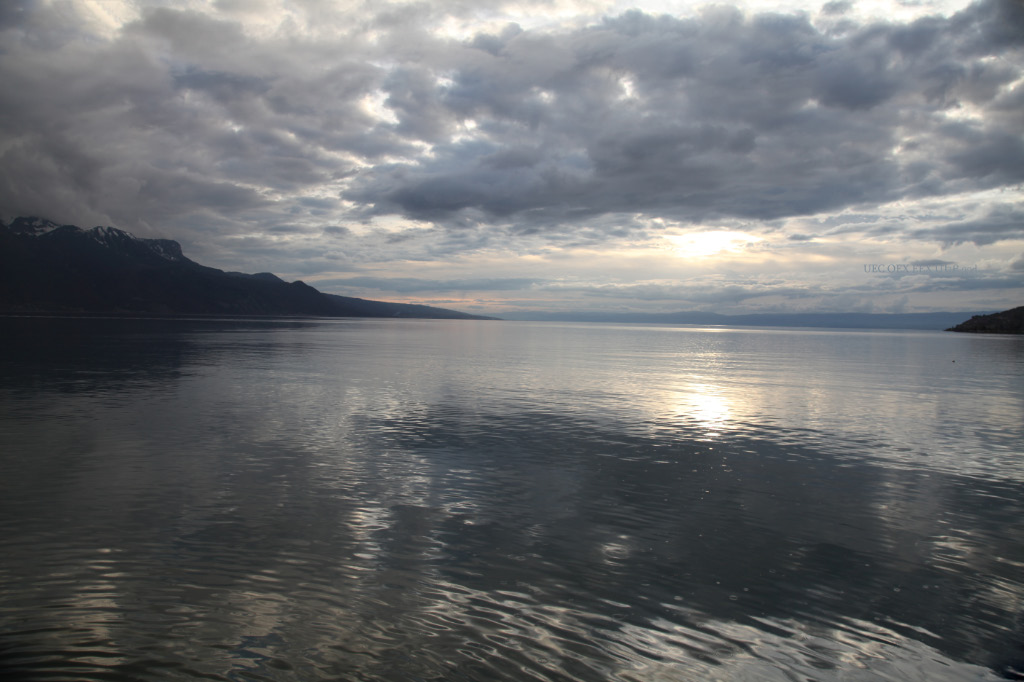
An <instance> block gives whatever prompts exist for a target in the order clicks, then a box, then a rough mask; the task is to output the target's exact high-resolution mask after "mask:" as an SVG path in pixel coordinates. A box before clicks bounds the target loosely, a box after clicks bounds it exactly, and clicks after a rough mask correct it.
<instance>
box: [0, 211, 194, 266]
mask: <svg viewBox="0 0 1024 682" xmlns="http://www.w3.org/2000/svg"><path fill="white" fill-rule="evenodd" d="M7 229H8V230H10V231H11V232H13V233H14V234H17V235H22V236H27V237H43V238H53V237H52V235H54V234H57V235H66V234H68V233H74V234H76V235H81V236H83V237H85V238H87V239H91V240H93V241H95V242H96V243H97V244H102V245H103V246H106V247H107V248H110V249H114V250H121V251H135V252H149V253H152V254H153V255H156V256H159V257H160V258H163V259H164V260H167V261H170V262H179V261H182V260H188V259H186V258H185V256H184V255H183V254H182V252H181V245H180V244H178V242H176V241H174V240H171V239H143V238H141V237H136V236H135V235H133V234H130V233H128V232H125V231H124V230H119V229H117V228H116V227H103V226H97V227H93V228H90V229H88V230H83V229H82V228H80V227H77V226H75V225H58V224H57V223H55V222H53V221H52V220H46V219H45V218H36V217H28V218H15V219H14V220H12V221H11V224H10V225H8V226H7Z"/></svg>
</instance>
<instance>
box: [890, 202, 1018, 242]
mask: <svg viewBox="0 0 1024 682" xmlns="http://www.w3.org/2000/svg"><path fill="white" fill-rule="evenodd" d="M910 234H911V236H913V237H915V238H918V239H928V240H934V241H940V242H942V243H943V244H946V245H956V244H966V243H972V244H975V245H977V246H984V245H986V244H994V243H996V242H1000V241H1007V240H1011V239H1013V240H1018V239H1024V208H1022V207H1020V206H1018V205H1010V204H998V205H995V206H993V207H992V208H991V209H990V210H989V211H988V213H987V214H986V215H985V216H983V217H981V218H977V219H974V220H962V221H957V222H950V223H946V224H944V225H940V226H938V227H935V228H931V229H924V230H913V231H911V232H910Z"/></svg>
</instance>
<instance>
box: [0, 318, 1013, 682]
mask: <svg viewBox="0 0 1024 682" xmlns="http://www.w3.org/2000/svg"><path fill="white" fill-rule="evenodd" d="M3 325H4V329H3V331H4V337H3V338H4V339H5V341H4V344H5V345H4V353H3V360H2V361H0V371H2V374H0V376H2V377H3V383H2V384H0V453H2V454H0V466H2V476H0V585H2V587H0V594H2V598H0V672H4V673H6V678H9V679H20V680H32V679H54V678H74V679H104V680H109V679H115V680H139V679H192V678H204V679H215V680H250V679H252V680H257V679H259V680H268V679H269V680H309V679H346V680H348V679H352V680H431V679H436V680H441V679H444V680H492V679H508V680H520V679H538V680H711V679H722V680H744V679H749V680H803V679H815V680H840V679H842V680H848V679H855V680H861V679H863V680H876V679H891V680H908V679H910V680H914V679H920V680H965V679H978V680H984V679H999V678H1000V677H1003V678H1011V679H1014V677H1013V676H1014V675H1015V673H1014V669H1015V668H1016V669H1018V670H1019V667H1020V666H1021V663H1022V661H1024V652H1022V650H1021V648H1020V645H1021V642H1022V641H1024V640H1022V635H1024V623H1022V621H1021V613H1022V597H1024V571H1022V567H1024V523H1022V519H1024V514H1022V511H1024V509H1022V506H1024V501H1022V497H1021V494H1020V493H1021V490H1022V487H1021V486H1022V482H1024V461H1022V458H1021V454H1022V453H1021V443H1022V442H1024V438H1022V435H1024V434H1022V430H1024V426H1022V424H1024V418H1022V417H1024V380H1022V379H1024V345H1022V343H1021V340H1019V339H1011V338H991V337H990V338H977V337H969V338H964V337H963V336H959V335H942V334H928V333H920V332H912V333H893V332H886V333H882V332H827V331H808V330H800V331H789V330H701V329H674V328H667V327H643V326H638V327H614V326H601V325H551V324H548V325H543V324H530V323H495V322H461V321H460V322H452V321H397V320H396V321H391V320H388V321H370V320H344V321H338V320H333V321H299V320H287V321H267V320H264V321H248V322H246V321H214V320H196V321H184V320H179V321H159V320H154V321H137V320H58V319H53V320H41V319H34V320H30V319H21V320H6V321H4V322H3ZM953 360H955V362H953Z"/></svg>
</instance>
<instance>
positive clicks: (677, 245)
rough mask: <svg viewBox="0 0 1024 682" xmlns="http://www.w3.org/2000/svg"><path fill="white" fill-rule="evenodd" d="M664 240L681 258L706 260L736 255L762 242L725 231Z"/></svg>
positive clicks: (672, 237) (674, 236)
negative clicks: (726, 253)
mask: <svg viewBox="0 0 1024 682" xmlns="http://www.w3.org/2000/svg"><path fill="white" fill-rule="evenodd" d="M665 239H667V240H668V241H669V242H671V243H672V250H673V251H674V252H675V254H676V255H677V256H680V257H683V258H707V257H708V256H715V255H717V254H720V253H725V252H729V253H736V252H739V251H742V250H743V249H744V248H745V247H747V246H748V245H750V244H756V243H757V242H759V241H762V240H761V238H760V237H755V236H753V235H750V234H747V233H746V232H734V231H727V230H719V231H714V232H693V233H690V234H679V235H666V236H665Z"/></svg>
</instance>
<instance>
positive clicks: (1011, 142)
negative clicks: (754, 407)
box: [0, 0, 1024, 255]
mask: <svg viewBox="0 0 1024 682" xmlns="http://www.w3.org/2000/svg"><path fill="white" fill-rule="evenodd" d="M492 4H493V3H492ZM488 6H489V5H486V4H481V3H468V2H467V3H455V4H446V5H444V6H442V5H437V6H433V5H430V4H429V3H421V4H418V5H415V6H413V7H404V8H402V9H401V11H399V9H398V8H394V7H387V6H384V8H383V9H381V10H378V11H377V12H376V14H367V15H352V16H347V15H344V14H339V10H338V9H337V7H336V6H335V5H334V4H332V3H319V2H312V1H310V2H303V3H298V4H296V5H295V6H294V7H293V8H292V9H293V10H295V11H296V12H299V13H301V15H302V16H303V17H305V20H306V21H307V25H306V26H305V27H304V29H303V30H301V31H300V30H292V28H289V26H290V25H289V24H288V23H287V22H285V23H283V24H281V26H280V27H278V30H276V31H267V32H263V33H260V32H259V31H253V30H248V29H246V27H245V26H243V24H242V21H241V20H242V19H243V18H244V17H245V16H248V15H246V12H247V11H248V10H247V9H246V6H245V4H244V3H237V2H221V3H219V7H220V9H221V10H223V11H222V12H221V13H220V14H217V13H213V14H204V13H202V12H198V11H189V10H179V9H171V8H150V9H147V10H145V11H143V12H142V13H141V14H139V16H138V17H137V19H136V20H135V21H133V22H131V23H129V24H127V25H125V26H123V27H121V28H120V29H119V30H117V31H114V32H113V33H111V34H110V35H106V36H103V37H96V36H94V35H91V34H87V33H84V31H85V29H83V28H81V27H80V26H79V24H78V22H77V19H76V18H75V16H74V15H73V14H68V13H62V12H61V11H60V10H59V7H57V6H56V5H53V4H36V3H31V2H16V3H6V4H4V5H2V9H0V45H2V47H0V81H2V82H3V83H4V84H5V87H4V88H2V89H0V142H2V144H0V210H2V211H3V212H5V213H6V214H7V215H8V216H11V215H17V214H42V215H46V216H48V217H51V218H53V219H55V220H58V221H66V222H104V223H113V224H118V225H120V226H122V227H126V228H129V229H132V228H136V227H138V228H141V227H147V228H151V229H152V230H156V231H161V230H163V231H166V232H172V233H173V236H176V237H179V238H180V237H181V235H186V236H187V235H192V236H194V237H196V238H197V239H198V237H197V236H198V235H199V234H200V232H201V231H202V230H205V229H215V230H216V231H217V233H218V234H219V235H225V234H227V235H232V234H241V233H251V232H259V231H265V230H270V229H271V228H274V227H275V226H280V225H285V224H287V225H290V226H294V229H295V233H294V234H300V233H302V232H303V230H305V231H306V233H307V234H311V235H313V234H317V235H318V234H322V233H323V225H338V224H340V223H343V222H349V223H355V222H358V221H368V220H370V219H372V218H375V217H379V216H385V215H398V216H401V217H404V218H409V219H415V220H421V221H428V222H433V223H435V224H436V225H437V226H439V227H440V228H443V229H440V230H436V231H434V232H433V233H432V234H434V236H435V237H436V236H437V235H438V234H441V233H442V232H444V231H445V229H447V231H448V232H449V233H450V234H449V235H448V236H446V237H437V238H438V239H439V240H440V241H438V242H437V243H436V244H435V246H433V247H432V253H433V254H435V255H436V254H441V253H451V252H454V251H457V250H459V249H468V248H477V247H479V246H480V245H481V244H486V243H487V242H488V239H489V238H494V235H498V236H500V237H503V238H511V237H533V236H540V237H545V238H548V239H550V240H551V243H552V244H557V245H564V244H566V243H584V242H586V243H596V242H599V241H600V240H601V239H610V238H615V239H621V238H623V236H624V235H625V234H627V233H630V232H631V231H632V230H634V229H635V228H634V227H632V222H633V221H636V219H637V218H636V217H637V216H644V217H646V218H655V217H661V218H666V219H671V220H679V221H683V222H686V221H691V222H700V221H714V220H731V219H741V220H749V221H772V220H780V219H785V218H788V217H792V216H799V215H808V214H814V213H817V212H824V211H838V210H841V209H845V208H848V207H853V206H859V205H869V204H872V203H884V202H890V201H894V200H900V199H915V198H920V197H929V196H941V195H946V194H953V193H964V192H972V191H976V190H982V189H988V188H995V187H1009V186H1014V185H1016V184H1019V183H1021V182H1024V141H1022V139H1021V131H1022V128H1024V116H1022V114H1021V111H1022V109H1024V107H1022V104H1024V87H1022V86H1020V85H1017V86H1016V87H1015V88H1014V87H1012V84H1013V83H1014V82H1016V81H1018V80H1019V79H1020V76H1021V73H1022V69H1021V67H1022V62H1024V57H1022V49H1024V9H1022V7H1021V5H1020V4H1019V3H1017V2H1014V1H1013V0H983V1H982V2H979V3H976V4H974V5H971V6H969V7H968V8H967V9H965V10H964V11H962V12H960V13H958V14H956V15H954V16H952V17H949V18H941V17H931V18H923V19H920V20H918V21H915V22H912V23H908V24H898V23H873V24H865V25H856V24H848V25H846V27H845V28H844V29H843V30H842V31H840V32H837V31H836V30H834V29H835V24H834V22H835V21H836V18H837V17H844V18H843V19H842V20H843V21H844V22H852V21H853V19H851V18H850V17H852V16H853V13H852V11H851V4H850V3H846V2H829V3H827V4H825V5H823V7H822V9H821V12H820V13H818V15H816V16H818V17H822V18H824V19H823V21H824V20H827V21H825V23H821V24H820V25H819V24H817V23H815V21H816V19H815V18H814V17H812V16H811V15H805V14H794V15H782V14H768V13H766V14H756V15H755V14H751V15H744V14H742V13H741V12H739V11H738V10H736V9H734V8H730V7H722V6H720V7H713V8H710V9H707V10H705V11H704V12H703V13H702V14H699V15H697V16H695V17H691V18H676V17H671V16H653V15H650V14H647V13H644V12H642V11H639V10H633V11H630V12H627V13H624V14H622V15H619V16H614V17H607V18H604V19H603V20H600V21H594V22H592V23H590V24H589V25H586V26H576V27H573V28H562V29H556V30H549V31H540V30H529V29H523V28H522V27H519V26H516V25H508V26H506V27H504V28H489V29H487V30H486V31H484V30H481V31H479V32H477V33H476V34H473V35H469V36H467V37H465V38H464V39H459V40H456V39H452V38H448V37H444V36H442V35H439V34H436V33H432V32H431V30H430V29H429V28H428V27H429V26H431V25H433V24H432V23H431V22H434V24H436V22H437V20H438V19H439V17H441V16H442V14H443V13H447V14H450V15H452V16H460V17H469V16H473V15H474V14H475V13H477V12H480V11H483V10H484V9H486V8H487V7H488ZM828 21H831V22H833V23H832V24H829V23H827V22H828ZM869 212H870V209H869ZM892 225H893V227H894V230H897V231H899V230H905V229H906V228H905V225H903V224H902V223H892ZM485 226H486V227H487V229H490V230H492V236H491V237H488V236H487V235H485V234H483V232H484V227H485ZM624 226H625V227H624ZM822 227H823V229H829V228H828V227H827V226H822ZM801 231H802V232H807V233H810V232H812V231H813V230H811V229H809V228H807V227H804V228H802V230H801ZM568 233H571V236H570V237H568V238H569V239H570V241H569V242H565V241H564V240H565V239H566V238H567V237H566V234H568ZM911 234H912V235H913V236H916V237H919V238H924V239H935V240H939V241H942V242H943V243H959V242H960V241H971V242H973V243H975V244H987V243H993V242H994V241H997V240H1000V239H1009V238H1015V237H1014V235H1015V234H1018V235H1019V232H1015V228H1014V227H1013V224H1012V221H1010V220H1004V219H1003V218H1000V217H999V216H998V215H996V216H993V217H992V218H991V219H990V220H987V221H986V220H979V221H974V222H970V221H964V222H962V223H957V224H952V223H950V224H948V225H946V226H944V227H943V226H940V227H938V228H934V229H923V228H922V229H919V230H917V231H914V232H912V233H911ZM963 235H966V236H963ZM805 236H807V237H808V238H813V237H814V236H816V235H815V234H807V235H805ZM396 239H399V240H401V239H405V236H404V235H402V234H398V235H397V236H396ZM573 239H575V240H576V242H573V241H572V240H573ZM559 240H562V241H559Z"/></svg>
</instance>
